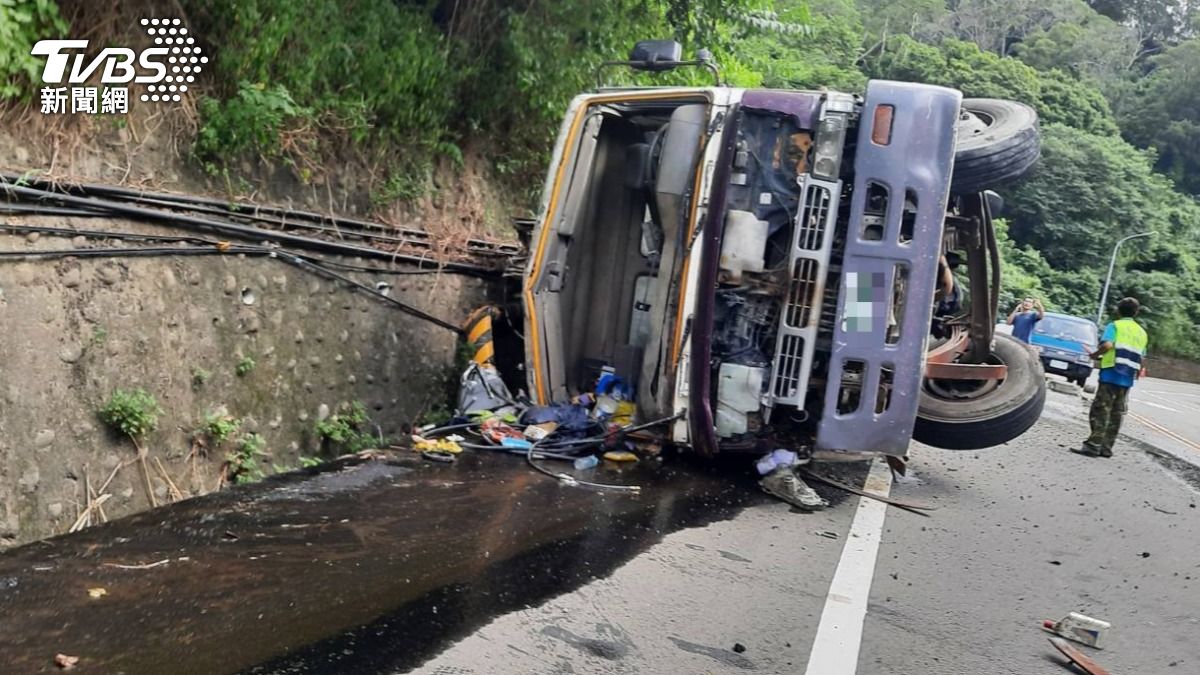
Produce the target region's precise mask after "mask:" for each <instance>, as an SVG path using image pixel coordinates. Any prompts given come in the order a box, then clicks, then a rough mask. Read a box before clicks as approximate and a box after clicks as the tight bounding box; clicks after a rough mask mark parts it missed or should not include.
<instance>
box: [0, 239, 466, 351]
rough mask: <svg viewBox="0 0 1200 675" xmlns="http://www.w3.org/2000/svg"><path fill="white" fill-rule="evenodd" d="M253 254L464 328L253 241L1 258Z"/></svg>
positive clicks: (4, 255) (27, 253) (451, 327)
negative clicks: (247, 243)
mask: <svg viewBox="0 0 1200 675" xmlns="http://www.w3.org/2000/svg"><path fill="white" fill-rule="evenodd" d="M231 254H232V255H238V254H240V255H253V256H263V257H267V258H271V259H274V260H278V261H280V262H283V263H286V264H289V265H292V266H293V267H296V268H299V269H301V270H303V271H306V272H309V273H311V274H315V275H317V276H323V277H326V278H329V279H334V280H336V281H340V282H341V283H344V284H346V285H348V286H351V287H353V288H355V289H357V290H359V291H362V292H363V293H366V294H367V295H370V296H372V297H375V298H377V299H379V300H381V301H383V302H386V303H388V304H391V305H393V306H395V307H396V308H397V309H399V310H400V311H402V312H404V313H406V314H409V315H411V316H414V317H416V318H418V319H422V320H424V321H428V322H429V323H432V324H434V325H435V326H439V327H441V328H445V329H447V330H450V331H453V332H454V333H456V334H461V333H462V328H461V327H460V326H456V325H455V324H452V323H450V322H449V321H445V320H443V319H439V318H438V317H436V316H433V315H432V314H429V313H427V312H424V311H422V310H420V309H417V308H416V307H413V306H412V305H409V304H407V303H405V302H401V301H400V300H397V299H395V298H393V297H391V296H390V295H387V294H385V293H380V292H379V291H377V290H375V289H374V288H371V287H370V286H368V285H366V284H363V283H360V282H358V281H355V280H354V279H351V278H350V277H347V276H345V275H344V274H339V273H338V272H335V271H333V270H331V269H327V268H326V267H324V266H323V265H322V264H321V262H320V261H317V260H314V259H311V258H306V257H304V256H301V255H297V254H294V253H288V252H286V251H282V250H279V249H275V248H268V247H265V246H253V245H233V244H229V243H228V242H216V243H213V244H210V245H207V246H191V247H186V248H185V247H182V246H141V247H129V248H75V249H59V250H46V251H0V260H39V259H42V260H44V259H57V258H68V257H69V258H120V257H130V258H136V257H161V256H184V255H231Z"/></svg>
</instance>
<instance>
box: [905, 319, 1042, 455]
mask: <svg viewBox="0 0 1200 675" xmlns="http://www.w3.org/2000/svg"><path fill="white" fill-rule="evenodd" d="M992 355H993V356H994V357H995V358H996V359H997V360H999V361H1000V362H1001V363H1003V364H1004V365H1006V366H1008V376H1007V377H1006V378H1005V379H1004V380H1003V381H1002V382H1000V384H999V385H998V386H996V388H995V389H992V390H991V391H989V392H987V393H984V394H981V395H979V396H978V397H975V398H969V399H949V398H943V397H941V396H937V395H935V394H934V393H933V392H931V391H930V386H929V384H928V383H925V382H923V383H922V386H921V398H920V401H919V403H918V409H917V423H916V426H915V427H914V428H913V439H914V440H917V441H920V442H922V443H924V444H926V445H932V446H934V447H935V448H944V449H946V450H978V449H980V448H990V447H992V446H996V445H1000V444H1002V443H1007V442H1008V441H1011V440H1013V439H1014V438H1017V437H1018V436H1020V435H1021V434H1023V433H1025V432H1026V431H1027V430H1028V429H1029V427H1032V426H1033V424H1034V423H1035V422H1037V421H1038V418H1039V417H1041V415H1042V407H1043V406H1044V405H1045V403H1046V376H1045V373H1044V371H1043V370H1042V362H1041V360H1039V359H1038V356H1037V354H1035V353H1034V352H1033V351H1032V350H1031V349H1030V348H1029V347H1028V346H1027V345H1026V344H1025V343H1023V342H1021V341H1020V340H1017V339H1016V338H1014V337H1012V336H1010V335H1003V334H1001V335H997V336H996V342H995V347H994V348H993V350H992Z"/></svg>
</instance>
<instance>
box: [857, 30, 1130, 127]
mask: <svg viewBox="0 0 1200 675" xmlns="http://www.w3.org/2000/svg"><path fill="white" fill-rule="evenodd" d="M864 70H865V71H866V72H867V74H868V75H870V76H871V77H881V78H888V79H896V80H911V81H914V82H928V83H931V84H941V85H945V86H948V87H954V88H956V89H960V90H962V92H963V95H965V96H969V97H982V98H1010V99H1013V100H1016V101H1021V102H1023V103H1027V104H1029V105H1031V106H1033V107H1034V108H1035V109H1037V111H1038V114H1039V115H1040V116H1041V118H1042V120H1043V121H1045V122H1058V123H1062V124H1067V125H1070V126H1074V127H1077V128H1081V129H1086V130H1088V131H1092V132H1095V133H1098V134H1114V135H1115V134H1117V133H1118V129H1117V125H1116V121H1115V120H1114V119H1113V116H1112V112H1111V110H1110V109H1109V107H1108V102H1107V101H1106V100H1105V99H1104V96H1103V95H1102V94H1101V93H1100V91H1099V90H1098V89H1096V88H1095V87H1094V86H1091V85H1089V84H1087V83H1083V82H1079V81H1078V80H1076V79H1074V78H1072V77H1071V76H1069V75H1067V74H1065V73H1063V72H1062V71H1058V70H1055V71H1051V72H1049V73H1039V72H1038V71H1036V70H1034V69H1033V68H1031V67H1029V66H1027V65H1025V64H1024V63H1022V62H1021V61H1018V60H1017V59H1012V58H1001V57H999V56H997V55H995V54H991V53H987V52H984V51H981V50H980V49H979V47H978V46H976V45H975V44H972V43H970V42H964V41H961V40H944V41H942V42H941V44H940V45H939V46H936V47H935V46H932V45H926V44H921V43H920V42H917V41H916V40H913V39H912V38H909V37H907V36H899V37H896V38H894V39H892V40H889V42H888V44H887V46H886V48H885V49H881V50H880V52H879V53H878V54H876V55H873V56H872V57H871V58H869V59H867V62H866V63H865V64H864Z"/></svg>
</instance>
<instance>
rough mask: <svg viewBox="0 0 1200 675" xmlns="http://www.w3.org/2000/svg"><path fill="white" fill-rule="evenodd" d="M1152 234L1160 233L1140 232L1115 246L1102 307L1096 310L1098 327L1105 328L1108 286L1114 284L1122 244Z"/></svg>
mask: <svg viewBox="0 0 1200 675" xmlns="http://www.w3.org/2000/svg"><path fill="white" fill-rule="evenodd" d="M1152 234H1158V233H1157V232H1139V233H1138V234H1131V235H1129V236H1128V237H1122V238H1120V239H1118V240H1117V244H1116V246H1113V252H1112V258H1110V259H1109V261H1108V276H1106V277H1104V291H1103V292H1102V293H1100V306H1099V307H1097V308H1096V325H1097V326H1100V327H1101V328H1102V329H1103V328H1104V303H1106V302H1108V286H1109V284H1111V283H1112V275H1113V268H1114V267H1116V265H1117V252H1118V251H1120V250H1121V244H1124V243H1125V242H1127V241H1129V240H1130V239H1137V238H1138V237H1149V236H1150V235H1152Z"/></svg>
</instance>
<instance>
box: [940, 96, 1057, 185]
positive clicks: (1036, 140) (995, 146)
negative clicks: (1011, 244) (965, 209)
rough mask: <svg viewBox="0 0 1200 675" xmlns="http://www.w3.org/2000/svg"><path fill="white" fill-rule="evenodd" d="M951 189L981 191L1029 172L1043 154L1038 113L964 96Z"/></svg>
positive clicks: (1014, 105)
mask: <svg viewBox="0 0 1200 675" xmlns="http://www.w3.org/2000/svg"><path fill="white" fill-rule="evenodd" d="M962 110H963V113H964V116H968V115H969V116H973V117H974V119H971V117H967V118H966V119H964V120H960V121H959V125H958V146H957V150H956V151H955V153H954V175H953V177H952V178H951V181H950V189H951V190H952V191H953V192H955V193H959V194H966V193H972V192H982V191H984V190H987V189H989V188H994V187H996V186H999V185H1002V184H1004V183H1007V182H1010V181H1014V180H1017V179H1018V178H1021V177H1022V176H1024V175H1025V174H1027V173H1029V171H1030V170H1031V169H1033V166H1034V165H1035V164H1037V161H1038V158H1039V157H1040V156H1041V148H1042V143H1041V134H1040V133H1039V132H1038V117H1037V113H1036V112H1035V111H1034V110H1033V108H1030V107H1029V106H1027V105H1024V104H1022V103H1017V102H1015V101H1004V100H1001V99H993V98H968V99H963V102H962Z"/></svg>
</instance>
